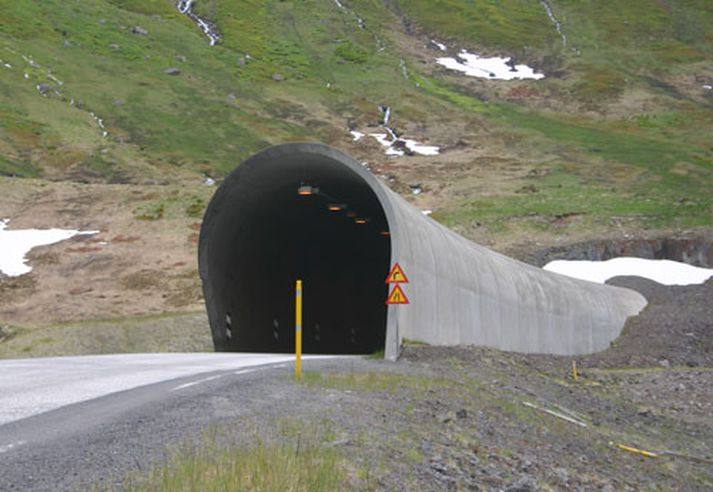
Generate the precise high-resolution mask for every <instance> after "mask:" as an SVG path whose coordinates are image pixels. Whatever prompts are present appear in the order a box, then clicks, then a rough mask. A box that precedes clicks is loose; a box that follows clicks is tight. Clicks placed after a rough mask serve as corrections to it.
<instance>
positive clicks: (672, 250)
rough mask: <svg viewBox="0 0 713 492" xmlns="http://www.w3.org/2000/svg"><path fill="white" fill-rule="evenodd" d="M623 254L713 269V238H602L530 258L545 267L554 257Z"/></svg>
mask: <svg viewBox="0 0 713 492" xmlns="http://www.w3.org/2000/svg"><path fill="white" fill-rule="evenodd" d="M621 256H632V257H635V258H645V259H650V260H674V261H680V262H683V263H687V264H689V265H693V266H697V267H703V268H711V266H712V265H713V240H711V239H707V238H703V237H679V238H675V237H674V238H659V239H623V240H601V241H589V242H586V243H580V244H574V245H569V246H557V247H554V248H548V249H546V250H542V251H538V252H535V253H533V254H531V255H530V256H529V257H528V258H526V261H528V262H529V263H531V264H534V265H537V266H543V265H545V264H547V263H549V262H550V261H553V260H589V261H604V260H609V259H611V258H617V257H621Z"/></svg>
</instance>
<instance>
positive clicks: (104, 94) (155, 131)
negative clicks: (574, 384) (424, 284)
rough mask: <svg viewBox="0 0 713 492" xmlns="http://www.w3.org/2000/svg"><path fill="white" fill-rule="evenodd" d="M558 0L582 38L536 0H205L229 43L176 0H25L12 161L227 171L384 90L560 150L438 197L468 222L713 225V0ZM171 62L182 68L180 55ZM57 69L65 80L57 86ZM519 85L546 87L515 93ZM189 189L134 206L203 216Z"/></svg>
mask: <svg viewBox="0 0 713 492" xmlns="http://www.w3.org/2000/svg"><path fill="white" fill-rule="evenodd" d="M550 4H551V6H552V9H553V11H554V14H555V15H556V16H557V18H558V19H559V20H560V21H561V23H562V29H563V31H564V33H565V34H566V36H567V40H568V41H567V45H566V46H565V45H563V43H562V40H561V38H560V36H559V34H558V33H557V32H556V30H555V28H554V26H553V24H552V22H551V21H550V19H549V18H548V17H547V14H546V12H545V9H544V7H543V6H542V4H541V2H539V1H529V0H505V1H495V0H487V1H481V2H464V1H462V0H438V1H431V0H398V1H393V2H373V1H370V0H354V1H352V2H349V4H348V7H349V9H350V10H348V11H344V10H342V9H340V8H339V7H338V6H337V5H336V4H335V3H334V2H331V1H327V0H306V1H304V2H300V3H299V4H297V3H296V2H286V1H279V0H269V1H257V0H224V1H206V2H199V3H198V4H197V6H198V7H197V8H198V9H200V12H201V14H202V15H205V16H206V17H208V18H210V19H211V20H213V21H214V22H215V23H216V24H217V25H218V27H219V29H220V31H221V33H222V35H223V41H222V43H221V44H220V45H219V46H215V47H210V46H209V45H208V42H207V39H206V38H205V36H204V35H203V34H202V33H201V32H200V30H199V29H198V28H197V27H196V26H195V25H194V24H193V23H192V21H191V20H190V19H188V18H187V17H186V16H183V15H181V14H180V13H179V12H178V11H177V9H176V8H175V6H174V5H173V4H172V3H171V2H166V1H162V0H151V1H147V2H140V1H137V0H88V1H86V2H81V3H73V2H69V3H68V2H62V1H60V0H48V1H47V2H43V4H42V8H39V7H38V6H37V4H36V2H31V1H29V0H20V1H17V2H12V3H11V4H9V5H7V6H5V7H4V8H3V10H2V12H0V59H2V60H3V62H4V63H8V64H10V65H11V66H12V68H5V67H4V66H2V67H0V69H2V74H3V76H2V78H0V174H8V175H10V174H12V175H21V176H27V177H44V178H51V179H72V180H78V181H111V182H128V183H133V182H165V181H170V180H171V179H173V178H174V177H178V176H183V175H185V174H193V175H195V174H203V173H208V174H210V175H211V176H214V177H220V176H223V175H226V174H227V173H229V172H230V171H231V170H232V169H233V168H234V167H235V165H237V164H238V163H239V162H240V161H241V160H242V159H244V158H245V157H247V156H249V155H250V154H252V153H254V152H255V151H257V150H259V149H261V148H264V147H265V146H267V145H270V144H274V143H279V142H286V141H294V140H320V141H324V142H325V143H328V144H333V145H336V146H341V147H343V146H345V145H347V143H346V142H348V139H349V136H348V134H347V132H346V128H347V126H348V124H350V123H352V124H353V123H356V124H358V125H360V126H365V125H367V124H369V123H373V122H374V121H375V119H376V118H378V112H377V106H378V105H380V104H389V105H390V106H391V107H392V108H393V109H394V119H395V124H396V125H398V126H399V127H401V128H403V127H409V126H410V127H411V128H414V127H421V126H423V127H424V128H427V129H429V132H430V131H431V130H438V131H441V132H442V134H447V132H446V129H447V128H448V127H449V126H450V122H451V121H456V122H458V121H469V122H477V123H479V124H480V126H482V127H483V128H487V129H488V131H487V132H486V133H485V134H483V135H481V137H482V139H481V140H482V141H479V142H478V145H479V146H481V148H483V149H486V150H488V149H490V150H491V152H493V153H496V152H502V149H503V148H507V149H512V150H513V151H515V152H516V153H517V159H518V162H519V163H520V164H521V165H522V166H523V167H526V166H534V167H538V166H539V167H542V166H546V167H548V168H553V169H555V173H554V175H553V176H549V177H546V178H544V179H541V180H537V182H536V183H534V184H535V186H536V187H537V188H538V189H541V190H544V191H543V192H540V193H534V194H531V195H527V196H523V195H514V190H515V187H521V186H523V185H526V184H529V181H528V182H524V181H523V180H521V181H523V182H517V183H513V188H512V189H505V190H501V191H498V192H497V193H494V195H496V196H475V195H471V196H465V197H462V198H459V199H458V200H457V201H454V202H449V203H448V206H447V207H445V208H444V207H441V210H440V211H439V213H436V214H434V217H435V218H438V219H440V220H443V221H444V222H446V223H447V224H448V225H450V226H455V227H458V226H461V227H465V228H467V227H469V224H471V223H474V222H483V221H487V222H488V223H489V225H490V226H492V227H493V228H494V230H495V231H496V233H498V234H503V235H507V234H512V233H513V231H514V230H515V228H513V227H511V226H510V225H508V223H509V222H512V221H517V222H518V223H522V222H523V221H524V222H526V223H527V226H526V228H530V229H534V230H538V231H540V232H543V233H547V234H553V233H554V232H555V230H554V229H552V228H551V227H550V226H549V225H547V223H546V221H545V222H543V221H542V220H541V216H547V215H548V214H549V215H551V214H555V215H557V214H561V213H567V212H571V211H575V210H576V211H580V210H583V211H586V212H587V218H586V219H585V220H584V222H582V227H584V226H596V227H600V228H601V229H602V230H607V229H610V228H611V224H610V223H609V220H610V218H611V216H616V217H619V216H621V217H626V218H627V220H628V221H629V223H631V224H632V227H633V226H635V227H640V228H661V227H668V228H686V227H697V226H703V227H710V226H711V225H712V224H713V219H711V214H710V210H711V206H713V205H712V204H711V199H710V197H709V195H710V193H709V192H708V190H710V189H711V187H712V186H713V173H712V172H711V171H712V170H713V147H712V146H711V144H710V138H709V137H710V134H711V129H713V117H712V116H711V115H712V114H713V112H711V107H713V106H711V102H710V99H702V98H701V97H700V95H699V96H696V95H695V94H694V92H695V91H694V92H691V91H693V89H690V87H689V88H686V84H688V83H689V82H687V81H693V80H697V79H696V77H701V76H704V75H705V74H707V73H712V72H711V66H710V63H709V61H707V60H710V59H711V57H713V28H712V27H711V26H713V8H712V7H711V4H710V2H707V1H706V0H691V1H686V2H682V1H675V2H667V3H662V2H655V1H654V0H633V1H631V2H626V3H625V4H622V3H621V2H615V1H614V0H605V1H594V0H584V1H578V2H574V1H571V0H555V1H551V2H550ZM357 18H362V19H363V20H364V23H365V26H366V28H365V29H360V27H359V25H358V23H357ZM405 24H408V25H409V26H410V29H411V31H410V34H407V33H406V32H405V30H404V29H402V28H401V27H400V26H402V25H405ZM133 26H141V27H142V28H143V29H145V30H146V31H148V35H146V36H144V35H140V34H135V33H132V32H131V27H133ZM431 37H433V38H434V39H438V40H440V41H443V42H445V43H446V44H448V46H449V48H450V49H451V50H457V49H459V48H461V47H466V48H469V49H472V50H475V51H478V52H483V53H499V54H503V55H509V56H515V57H516V58H517V60H518V61H525V62H529V63H531V64H533V65H535V66H536V67H538V68H542V69H544V70H545V71H546V72H547V73H548V77H547V78H545V79H543V80H542V81H536V82H507V83H503V84H500V83H497V82H492V81H477V80H474V79H470V78H466V77H463V76H461V75H455V74H453V73H450V72H448V71H445V70H444V69H440V68H438V67H437V66H435V63H431V62H429V61H428V60H424V59H423V57H422V55H414V52H415V51H418V50H421V52H422V49H423V42H424V40H426V39H428V38H431ZM432 55H433V57H434V58H435V56H436V54H435V53H433V54H432ZM429 56H431V55H429ZM23 57H24V58H23ZM30 59H31V60H32V62H29V61H28V60H30ZM401 60H403V61H404V63H405V66H407V67H408V74H409V76H408V78H409V80H405V79H404V76H403V73H402V71H401V69H400V61H401ZM170 67H176V68H178V69H180V71H181V73H180V75H177V76H171V75H167V74H166V73H165V70H166V69H167V68H170ZM25 74H26V76H25ZM275 74H280V75H281V76H282V78H283V79H284V80H282V81H276V80H273V76H274V75H275ZM55 79H58V80H61V81H62V82H63V83H62V85H59V84H58V83H57V82H55ZM38 84H50V85H52V86H53V90H52V91H50V92H49V93H48V94H47V95H46V96H42V95H41V94H40V93H39V92H38V90H37V85H38ZM695 84H698V86H700V84H701V83H698V82H695ZM695 84H694V85H695ZM510 89H527V90H529V89H532V90H533V91H535V92H538V91H539V93H540V96H537V97H535V99H534V100H533V101H530V100H528V99H527V98H523V99H521V100H519V101H517V102H508V101H506V100H505V98H504V94H507V93H508V92H509V91H510ZM54 90H56V92H55V91H54ZM527 90H526V91H525V92H527ZM637 97H638V98H641V101H643V102H641V103H637V104H638V105H637V104H634V103H631V104H632V105H633V109H627V108H628V106H626V104H627V103H630V102H631V101H632V100H635V99H636V98H637ZM543 100H545V101H546V102H547V104H544V103H543ZM620 103H621V104H620ZM620 106H622V107H620ZM544 107H547V109H544ZM92 113H93V114H95V115H96V116H97V117H100V118H102V120H103V124H104V125H105V127H106V131H107V132H108V135H107V136H106V137H104V136H102V129H101V128H100V127H99V125H98V123H97V120H95V118H94V117H93V116H92ZM443 115H448V118H445V117H444V116H443ZM453 137H454V139H457V138H458V135H453ZM359 157H360V158H362V157H364V156H359ZM442 159H443V160H444V161H446V162H447V161H448V159H449V157H448V153H447V152H446V153H445V154H444V155H443V156H442ZM634 168H636V169H638V171H636V172H635V171H633V170H632V169H634ZM621 170H626V172H623V173H621V172H620V171H621ZM443 179H444V180H448V179H449V177H448V176H445V177H444V178H443ZM560 184H561V185H562V187H561V188H558V187H557V186H558V185H560ZM612 188H615V189H616V191H611V190H612ZM185 198H186V200H185V204H183V205H182V206H181V207H180V210H179V207H178V204H171V203H142V204H139V205H133V206H132V209H135V210H136V216H137V218H142V219H144V220H158V219H160V218H161V217H162V216H165V215H169V214H172V213H173V214H175V213H181V214H185V215H187V216H189V217H199V216H200V214H201V213H202V210H203V207H204V206H205V203H207V201H206V199H205V198H203V197H202V196H200V197H198V198H196V199H194V198H191V197H185ZM201 200H202V201H201ZM528 217H529V218H528ZM557 231H561V229H557Z"/></svg>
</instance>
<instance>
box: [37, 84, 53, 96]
mask: <svg viewBox="0 0 713 492" xmlns="http://www.w3.org/2000/svg"><path fill="white" fill-rule="evenodd" d="M52 89H53V87H52V86H51V85H49V84H39V85H38V86H37V90H38V91H40V94H42V95H43V96H46V95H47V94H48V93H50V92H51V91H52Z"/></svg>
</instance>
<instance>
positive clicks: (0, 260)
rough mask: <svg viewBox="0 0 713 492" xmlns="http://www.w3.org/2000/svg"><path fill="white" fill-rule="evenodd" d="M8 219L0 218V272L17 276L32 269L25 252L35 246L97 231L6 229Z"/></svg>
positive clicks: (96, 232) (92, 233)
mask: <svg viewBox="0 0 713 492" xmlns="http://www.w3.org/2000/svg"><path fill="white" fill-rule="evenodd" d="M9 222H10V220H9V219H0V272H2V273H4V274H5V275H7V276H9V277H18V276H20V275H24V274H25V273H29V272H30V271H32V267H30V266H29V265H28V264H27V258H26V257H25V256H26V255H27V253H29V252H30V250H31V249H32V248H35V247H37V246H46V245H48V244H54V243H58V242H60V241H64V240H67V239H70V238H72V237H74V236H83V235H94V234H98V233H99V231H75V230H67V229H18V230H14V231H7V230H5V228H6V227H7V224H8V223H9Z"/></svg>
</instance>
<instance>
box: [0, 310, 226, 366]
mask: <svg viewBox="0 0 713 492" xmlns="http://www.w3.org/2000/svg"><path fill="white" fill-rule="evenodd" d="M10 329H11V331H12V336H11V337H9V338H8V339H6V340H5V341H3V342H2V343H0V359H4V358H15V357H56V356H67V355H93V354H112V353H142V352H212V351H213V343H212V339H211V336H210V330H209V328H208V322H207V320H206V319H205V315H204V314H203V313H189V314H186V313H166V314H162V315H155V316H133V317H126V318H117V319H107V320H88V321H83V322H79V323H67V324H59V325H51V326H42V327H31V326H13V327H10Z"/></svg>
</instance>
